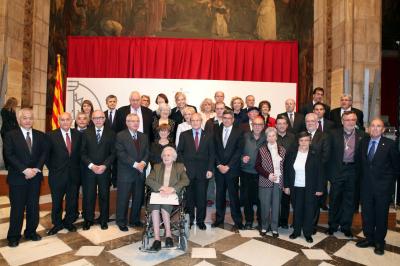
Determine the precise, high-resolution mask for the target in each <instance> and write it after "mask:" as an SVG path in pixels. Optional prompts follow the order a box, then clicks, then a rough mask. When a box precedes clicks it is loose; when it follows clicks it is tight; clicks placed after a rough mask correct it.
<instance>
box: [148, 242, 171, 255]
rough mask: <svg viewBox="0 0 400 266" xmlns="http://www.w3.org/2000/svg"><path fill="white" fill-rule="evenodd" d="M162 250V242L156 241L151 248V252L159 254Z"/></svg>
mask: <svg viewBox="0 0 400 266" xmlns="http://www.w3.org/2000/svg"><path fill="white" fill-rule="evenodd" d="M171 240H172V239H171ZM160 249H161V241H160V240H154V242H153V245H151V247H150V251H154V252H157V251H159V250H160Z"/></svg>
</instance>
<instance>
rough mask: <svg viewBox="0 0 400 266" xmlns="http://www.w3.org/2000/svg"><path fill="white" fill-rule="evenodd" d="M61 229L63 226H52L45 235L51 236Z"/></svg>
mask: <svg viewBox="0 0 400 266" xmlns="http://www.w3.org/2000/svg"><path fill="white" fill-rule="evenodd" d="M62 229H63V226H53V227H52V228H51V229H50V230H49V231H48V232H47V235H48V236H52V235H55V234H57V233H58V232H59V231H61V230H62Z"/></svg>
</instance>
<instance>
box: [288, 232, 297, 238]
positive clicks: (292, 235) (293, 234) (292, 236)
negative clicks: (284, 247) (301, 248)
mask: <svg viewBox="0 0 400 266" xmlns="http://www.w3.org/2000/svg"><path fill="white" fill-rule="evenodd" d="M297 237H299V235H298V234H295V233H292V234H291V235H290V236H289V238H290V239H296V238H297Z"/></svg>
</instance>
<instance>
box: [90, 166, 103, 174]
mask: <svg viewBox="0 0 400 266" xmlns="http://www.w3.org/2000/svg"><path fill="white" fill-rule="evenodd" d="M90 169H91V170H92V171H93V173H95V174H97V175H101V174H102V173H104V171H105V170H106V169H107V166H105V165H95V164H93V166H92V168H90Z"/></svg>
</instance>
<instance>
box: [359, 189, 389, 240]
mask: <svg viewBox="0 0 400 266" xmlns="http://www.w3.org/2000/svg"><path fill="white" fill-rule="evenodd" d="M373 190H374V189H373V188H369V189H365V188H362V189H361V217H362V228H363V233H364V235H365V237H366V238H367V239H368V240H369V241H370V242H374V243H378V244H381V245H383V244H384V240H385V237H386V233H387V223H388V213H389V205H390V201H391V195H390V193H387V195H384V194H381V193H376V192H374V191H373Z"/></svg>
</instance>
